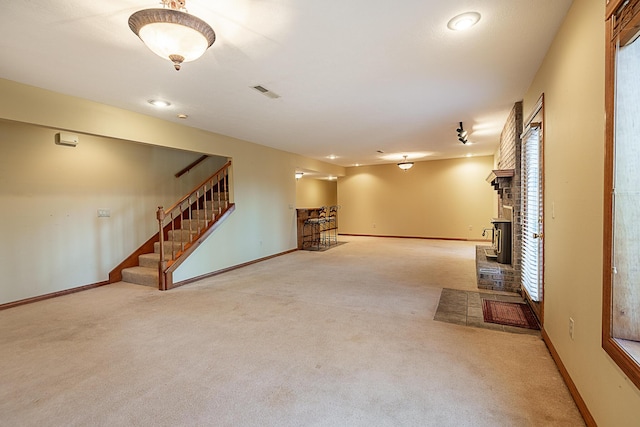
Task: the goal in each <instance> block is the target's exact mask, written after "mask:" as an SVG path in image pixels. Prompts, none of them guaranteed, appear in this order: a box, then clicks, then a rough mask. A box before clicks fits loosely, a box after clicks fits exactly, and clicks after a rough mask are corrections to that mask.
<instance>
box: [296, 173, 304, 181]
mask: <svg viewBox="0 0 640 427" xmlns="http://www.w3.org/2000/svg"><path fill="white" fill-rule="evenodd" d="M302 175H304V173H303V172H296V179H300V178H302Z"/></svg>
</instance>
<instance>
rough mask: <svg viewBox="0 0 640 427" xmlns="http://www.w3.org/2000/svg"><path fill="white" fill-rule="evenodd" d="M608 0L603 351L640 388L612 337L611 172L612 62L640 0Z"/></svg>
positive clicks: (630, 361) (639, 367) (637, 367)
mask: <svg viewBox="0 0 640 427" xmlns="http://www.w3.org/2000/svg"><path fill="white" fill-rule="evenodd" d="M625 1H626V0H609V1H608V2H607V7H606V15H605V18H606V27H605V28H606V31H605V37H606V70H605V110H606V123H605V132H606V134H605V174H604V193H605V194H604V252H603V253H604V259H603V275H602V277H603V298H602V301H603V308H602V348H603V349H604V350H605V351H606V352H607V354H608V355H609V356H610V357H611V358H612V359H613V361H614V362H615V363H616V364H617V365H618V366H619V367H620V369H622V371H623V372H624V373H625V374H626V375H627V376H628V377H629V379H630V380H631V381H632V382H633V383H634V384H635V386H636V387H638V388H640V363H639V362H638V361H637V360H636V359H634V358H633V357H631V355H629V353H627V351H626V350H625V349H624V348H623V347H622V346H621V345H620V343H619V342H618V341H617V340H616V339H615V338H614V337H613V336H612V326H613V319H612V315H613V313H612V303H613V289H612V268H613V265H612V251H613V227H612V224H613V194H612V192H613V172H614V134H615V70H616V68H615V61H616V52H617V46H618V44H619V45H620V46H624V45H625V44H626V43H628V42H629V41H630V40H631V39H632V37H633V36H634V35H635V34H637V33H638V30H639V29H640V0H631V1H629V2H628V3H625Z"/></svg>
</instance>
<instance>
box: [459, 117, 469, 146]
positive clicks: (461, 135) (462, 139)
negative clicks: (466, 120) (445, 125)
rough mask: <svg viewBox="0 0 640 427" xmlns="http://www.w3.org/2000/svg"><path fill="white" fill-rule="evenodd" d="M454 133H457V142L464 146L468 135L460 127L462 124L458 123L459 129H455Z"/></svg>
mask: <svg viewBox="0 0 640 427" xmlns="http://www.w3.org/2000/svg"><path fill="white" fill-rule="evenodd" d="M456 132H458V141H460V142H462V143H463V144H466V143H467V135H468V133H467V131H466V130H464V127H463V126H462V122H460V127H459V128H458V129H456Z"/></svg>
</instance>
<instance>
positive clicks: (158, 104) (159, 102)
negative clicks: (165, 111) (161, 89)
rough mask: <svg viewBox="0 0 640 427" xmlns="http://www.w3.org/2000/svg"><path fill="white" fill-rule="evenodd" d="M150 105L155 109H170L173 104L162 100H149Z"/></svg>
mask: <svg viewBox="0 0 640 427" xmlns="http://www.w3.org/2000/svg"><path fill="white" fill-rule="evenodd" d="M149 104H151V105H153V106H154V107H158V108H165V107H168V106H169V105H171V103H170V102H169V101H162V100H160V99H150V100H149Z"/></svg>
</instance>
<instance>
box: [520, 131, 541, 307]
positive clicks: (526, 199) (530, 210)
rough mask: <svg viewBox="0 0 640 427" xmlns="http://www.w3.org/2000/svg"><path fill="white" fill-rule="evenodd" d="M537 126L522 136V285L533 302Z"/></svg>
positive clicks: (537, 241) (536, 293) (537, 251)
mask: <svg viewBox="0 0 640 427" xmlns="http://www.w3.org/2000/svg"><path fill="white" fill-rule="evenodd" d="M540 136H541V132H540V125H539V124H537V123H532V124H531V125H530V126H529V127H528V128H527V130H526V131H525V133H524V134H523V135H522V286H523V287H524V288H525V290H526V291H527V293H528V294H529V297H530V298H531V300H532V301H541V300H542V274H541V273H542V256H541V252H542V238H541V237H540V235H541V234H542V185H541V180H540Z"/></svg>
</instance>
